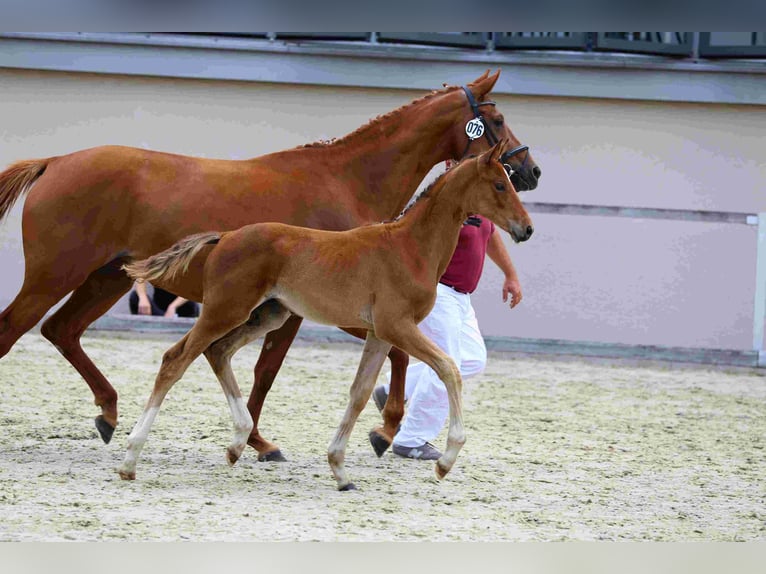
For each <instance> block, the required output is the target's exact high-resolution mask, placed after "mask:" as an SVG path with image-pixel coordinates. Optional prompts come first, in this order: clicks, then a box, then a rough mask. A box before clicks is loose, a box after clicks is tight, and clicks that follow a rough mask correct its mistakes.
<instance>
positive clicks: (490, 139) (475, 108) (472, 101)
mask: <svg viewBox="0 0 766 574" xmlns="http://www.w3.org/2000/svg"><path fill="white" fill-rule="evenodd" d="M462 88H463V91H464V92H465V95H466V97H467V98H468V103H469V105H470V106H471V111H472V112H473V115H474V118H475V119H477V120H479V121H480V122H481V124H482V125H483V126H484V136H485V137H486V138H487V143H489V145H490V146H494V145H495V144H497V142H498V141H500V140H498V139H497V136H496V135H495V133H494V132H493V131H492V128H490V127H489V124H488V123H487V121H486V120H485V119H484V116H483V115H482V114H481V110H480V109H479V108H480V107H481V106H494V105H495V102H493V101H486V102H477V101H476V98H474V97H473V94H472V93H471V90H469V89H468V87H467V86H462ZM472 141H473V140H472V139H470V138H468V143H467V144H466V146H465V151H464V152H463V156H462V157H465V155H466V154H467V153H468V148H469V147H470V146H471V142H472ZM523 151H526V152H527V155H526V156H524V161H522V162H521V165H520V166H519V167H524V165H525V164H526V163H527V159H529V146H526V145H520V146H518V147H515V148H513V149H511V150H508V151H506V152H504V153H503V155H501V156H500V163H502V164H503V166H504V167H505V169H506V171H507V172H508V175H511V173H513V171H514V170H513V168H511V166H510V164H509V163H508V162H509V161H510V159H511V158H512V157H513V156H515V155H517V154H519V153H521V152H523Z"/></svg>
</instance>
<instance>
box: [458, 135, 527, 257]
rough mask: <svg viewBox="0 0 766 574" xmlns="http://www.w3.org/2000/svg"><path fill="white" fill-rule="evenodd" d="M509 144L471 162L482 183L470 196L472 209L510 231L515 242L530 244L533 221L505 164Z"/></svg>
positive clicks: (503, 143)
mask: <svg viewBox="0 0 766 574" xmlns="http://www.w3.org/2000/svg"><path fill="white" fill-rule="evenodd" d="M508 148H509V143H508V140H501V141H500V142H499V143H498V144H496V145H495V146H494V147H492V148H491V149H490V150H488V151H486V152H484V153H483V154H481V155H480V156H478V157H476V158H473V159H471V161H472V162H476V168H477V170H478V173H479V177H478V179H475V180H474V181H473V183H472V184H471V187H472V190H471V191H470V192H469V193H468V194H466V197H468V198H470V199H469V201H470V202H471V208H472V209H474V210H475V212H476V213H478V214H480V215H483V216H484V217H486V218H487V219H490V220H491V221H492V222H494V224H495V225H497V226H498V227H500V228H501V229H503V230H505V231H507V232H508V233H509V234H510V235H511V237H512V238H513V240H514V241H515V242H517V243H518V242H520V241H526V240H527V239H529V238H530V237H531V236H532V232H533V231H534V227H533V226H532V219H531V218H530V217H529V214H528V213H527V210H526V209H525V208H524V205H523V204H522V203H521V199H520V198H519V194H518V193H517V192H516V189H515V188H514V187H513V184H512V183H511V180H510V178H509V177H508V173H507V172H506V170H505V167H504V162H503V160H502V158H503V154H505V153H506V152H507V151H508Z"/></svg>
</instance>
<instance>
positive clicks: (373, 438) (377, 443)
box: [369, 430, 391, 458]
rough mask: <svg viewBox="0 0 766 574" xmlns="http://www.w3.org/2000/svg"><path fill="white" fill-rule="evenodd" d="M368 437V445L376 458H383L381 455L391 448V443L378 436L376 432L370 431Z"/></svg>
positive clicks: (380, 435)
mask: <svg viewBox="0 0 766 574" xmlns="http://www.w3.org/2000/svg"><path fill="white" fill-rule="evenodd" d="M369 437H370V444H371V445H372V450H374V451H375V454H377V455H378V458H380V457H381V456H383V453H384V452H386V451H387V450H388V447H390V446H391V441H390V440H388V439H387V438H386V437H384V436H383V435H382V434H380V433H379V432H378V431H374V430H372V431H370V434H369Z"/></svg>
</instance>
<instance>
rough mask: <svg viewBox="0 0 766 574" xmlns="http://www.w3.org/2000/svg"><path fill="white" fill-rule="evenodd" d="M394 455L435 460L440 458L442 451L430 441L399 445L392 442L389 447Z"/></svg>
mask: <svg viewBox="0 0 766 574" xmlns="http://www.w3.org/2000/svg"><path fill="white" fill-rule="evenodd" d="M391 450H392V451H393V452H394V454H395V455H397V456H401V457H403V458H416V459H418V460H437V459H439V458H441V456H442V453H441V452H439V450H438V449H437V448H436V447H435V446H434V445H432V444H431V443H430V442H427V443H424V444H421V445H420V446H400V445H398V444H394V445H393V448H392V449H391Z"/></svg>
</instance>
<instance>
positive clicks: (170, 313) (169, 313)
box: [165, 297, 188, 317]
mask: <svg viewBox="0 0 766 574" xmlns="http://www.w3.org/2000/svg"><path fill="white" fill-rule="evenodd" d="M187 301H188V299H184V298H183V297H176V298H175V299H173V300H172V301H171V302H170V305H168V308H167V309H166V310H165V317H175V316H176V310H177V309H178V308H179V307H180V306H181V305H183V304H184V303H186V302H187Z"/></svg>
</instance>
